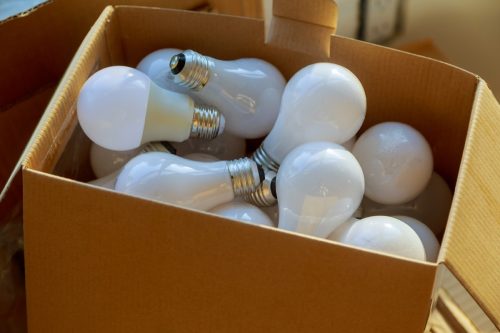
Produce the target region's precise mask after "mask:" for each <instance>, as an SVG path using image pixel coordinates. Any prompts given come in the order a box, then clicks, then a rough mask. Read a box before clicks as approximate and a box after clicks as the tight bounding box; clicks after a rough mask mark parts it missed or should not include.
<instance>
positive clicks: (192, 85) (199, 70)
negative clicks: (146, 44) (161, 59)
mask: <svg viewBox="0 0 500 333" xmlns="http://www.w3.org/2000/svg"><path fill="white" fill-rule="evenodd" d="M213 67H214V63H213V61H212V60H210V59H209V58H208V57H206V56H204V55H202V54H200V53H198V52H195V51H193V50H186V51H184V52H182V53H180V54H177V55H174V56H173V57H172V59H170V71H171V73H172V74H173V77H174V82H175V83H176V84H178V85H180V86H182V87H186V88H189V89H192V90H200V89H202V88H203V87H204V86H205V85H206V84H207V82H208V80H209V79H210V72H211V70H212V68H213Z"/></svg>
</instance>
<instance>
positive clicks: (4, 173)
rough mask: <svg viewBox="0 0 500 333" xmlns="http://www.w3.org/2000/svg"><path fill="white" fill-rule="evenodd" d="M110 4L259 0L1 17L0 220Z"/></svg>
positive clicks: (88, 4)
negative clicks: (61, 88)
mask: <svg viewBox="0 0 500 333" xmlns="http://www.w3.org/2000/svg"><path fill="white" fill-rule="evenodd" d="M114 4H122V5H143V6H151V7H168V8H177V9H195V10H198V9H199V10H206V9H208V10H216V11H217V12H219V13H228V14H232V15H247V16H258V15H261V11H262V9H261V6H259V5H260V4H261V2H260V1H258V0H252V1H248V0H247V1H243V0H241V1H240V0H237V1H233V0H86V1H80V0H79V1H69V0H55V1H47V2H43V3H42V4H41V5H39V6H36V7H35V8H33V9H31V10H29V11H27V12H23V13H21V14H19V15H17V16H13V17H10V18H8V19H6V20H4V21H2V20H0V47H1V50H2V51H1V52H0V72H1V73H2V75H0V225H1V224H2V223H5V221H8V220H9V219H11V216H12V214H13V213H12V210H13V207H14V206H19V205H20V203H19V202H20V199H21V181H20V176H19V177H18V178H15V175H16V174H17V171H18V170H19V169H20V163H18V162H19V158H20V156H21V153H22V152H23V150H24V147H25V146H26V144H27V142H28V140H29V138H30V137H31V135H32V132H33V130H34V128H35V126H36V124H37V123H38V121H39V119H40V117H41V116H42V113H43V111H44V110H45V107H46V106H47V103H48V102H49V100H50V98H51V96H52V94H53V92H54V90H55V88H56V86H57V84H58V82H59V80H60V78H61V77H62V75H63V74H64V71H65V70H66V68H67V67H68V64H69V62H70V60H71V58H72V57H73V55H74V54H75V52H76V50H77V48H78V46H79V45H80V43H81V41H82V40H83V38H84V37H85V35H86V34H87V32H88V30H89V29H90V27H91V26H92V24H94V22H95V20H96V19H97V18H98V17H99V15H100V14H101V12H102V10H103V9H104V7H106V5H114ZM9 179H10V180H9ZM4 186H5V188H4ZM2 189H3V190H2Z"/></svg>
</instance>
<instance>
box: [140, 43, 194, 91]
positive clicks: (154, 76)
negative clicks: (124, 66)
mask: <svg viewBox="0 0 500 333" xmlns="http://www.w3.org/2000/svg"><path fill="white" fill-rule="evenodd" d="M180 52H182V50H179V49H171V48H167V49H160V50H157V51H154V52H152V53H150V54H148V55H147V56H145V57H144V58H143V59H142V60H141V61H140V62H139V64H138V65H137V69H138V70H140V71H141V72H143V73H144V74H146V75H147V76H148V77H149V78H150V79H151V80H152V81H153V82H154V83H156V84H157V85H158V86H160V87H161V88H163V89H167V90H170V91H175V92H178V93H183V94H185V93H187V91H188V90H189V89H187V88H185V87H181V86H180V85H178V84H176V83H174V82H173V81H172V80H169V79H167V78H168V77H169V76H171V75H172V74H171V73H170V59H171V58H172V57H173V56H174V55H176V54H179V53H180Z"/></svg>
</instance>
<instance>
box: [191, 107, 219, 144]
mask: <svg viewBox="0 0 500 333" xmlns="http://www.w3.org/2000/svg"><path fill="white" fill-rule="evenodd" d="M223 117H224V116H223V115H222V114H221V113H220V112H219V110H217V109H216V108H213V107H210V106H203V105H195V107H194V114H193V123H192V125H191V135H190V137H191V138H198V139H204V140H212V139H214V138H215V137H217V135H219V132H221V126H223V124H224V120H223Z"/></svg>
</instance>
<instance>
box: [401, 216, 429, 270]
mask: <svg viewBox="0 0 500 333" xmlns="http://www.w3.org/2000/svg"><path fill="white" fill-rule="evenodd" d="M393 217H394V218H396V219H398V220H400V221H403V222H404V223H406V224H407V225H409V226H410V228H412V229H413V231H415V232H416V233H417V235H418V237H420V240H421V241H422V244H423V245H424V249H425V257H426V258H427V261H431V262H435V261H437V258H438V254H439V241H438V240H437V238H436V235H434V233H433V232H432V231H431V229H429V228H428V227H427V226H426V225H425V224H423V223H422V222H420V221H419V220H417V219H414V218H413V217H409V216H401V215H396V216H393Z"/></svg>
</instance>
